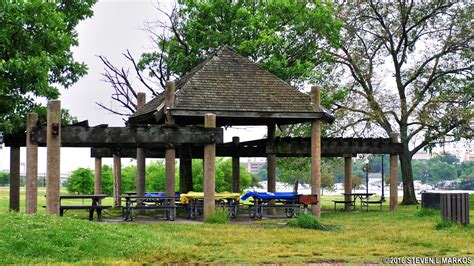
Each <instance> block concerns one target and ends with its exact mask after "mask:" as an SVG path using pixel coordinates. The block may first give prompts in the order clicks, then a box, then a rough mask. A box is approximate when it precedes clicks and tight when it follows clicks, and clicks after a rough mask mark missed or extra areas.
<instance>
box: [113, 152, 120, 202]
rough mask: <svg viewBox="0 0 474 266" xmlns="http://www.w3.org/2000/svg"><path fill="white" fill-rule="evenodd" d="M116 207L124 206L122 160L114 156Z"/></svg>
mask: <svg viewBox="0 0 474 266" xmlns="http://www.w3.org/2000/svg"><path fill="white" fill-rule="evenodd" d="M113 160H114V169H113V170H114V207H120V206H122V197H121V196H122V158H121V157H120V155H116V154H114V159H113Z"/></svg>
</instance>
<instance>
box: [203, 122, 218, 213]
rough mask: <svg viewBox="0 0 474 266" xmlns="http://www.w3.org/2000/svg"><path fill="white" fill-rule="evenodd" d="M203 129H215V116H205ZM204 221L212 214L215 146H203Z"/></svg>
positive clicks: (214, 187) (214, 186)
mask: <svg viewBox="0 0 474 266" xmlns="http://www.w3.org/2000/svg"><path fill="white" fill-rule="evenodd" d="M204 127H206V128H215V127H216V115H215V114H206V116H205V119H204ZM203 191H204V220H205V219H207V217H209V215H211V214H212V213H213V212H214V209H215V191H216V144H206V145H205V146H204V184H203Z"/></svg>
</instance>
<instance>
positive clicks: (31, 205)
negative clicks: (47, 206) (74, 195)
mask: <svg viewBox="0 0 474 266" xmlns="http://www.w3.org/2000/svg"><path fill="white" fill-rule="evenodd" d="M37 125H38V114H37V113H29V114H28V116H27V125H26V185H25V187H26V201H25V204H26V208H25V213H26V214H34V213H36V212H37V208H38V207H37V206H38V145H37V144H34V143H32V142H31V140H30V133H31V129H32V128H33V127H36V126H37Z"/></svg>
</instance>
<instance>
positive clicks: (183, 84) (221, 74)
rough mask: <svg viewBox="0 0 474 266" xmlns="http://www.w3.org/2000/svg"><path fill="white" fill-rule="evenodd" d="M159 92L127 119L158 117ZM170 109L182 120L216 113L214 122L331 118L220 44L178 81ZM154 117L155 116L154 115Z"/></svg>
mask: <svg viewBox="0 0 474 266" xmlns="http://www.w3.org/2000/svg"><path fill="white" fill-rule="evenodd" d="M163 95H164V94H160V95H159V96H158V97H156V98H154V99H153V100H151V101H150V102H148V103H147V104H145V105H144V106H143V107H142V108H141V109H139V110H138V111H137V112H136V113H134V114H133V115H132V116H131V117H130V119H129V123H144V122H146V123H157V122H161V121H160V119H162V118H161V117H162V116H160V115H159V114H160V113H162V112H163V101H164V97H163ZM170 111H171V114H172V115H173V117H175V120H176V121H177V123H181V124H193V123H194V124H196V123H202V119H203V116H204V114H205V113H209V112H212V113H215V114H216V116H217V121H218V125H237V124H238V125H256V124H258V125H265V124H268V123H278V124H292V123H299V122H305V121H310V120H314V119H321V120H324V121H327V122H332V121H333V120H334V117H333V116H332V114H331V113H330V112H328V111H327V110H325V109H315V108H314V107H313V105H312V104H311V100H310V97H309V95H307V94H305V93H303V92H300V91H298V90H297V89H295V88H294V87H292V86H291V85H289V84H288V83H286V82H284V81H283V80H281V79H280V78H278V77H277V76H275V75H273V74H272V73H270V72H268V71H266V70H264V69H262V68H261V67H260V66H258V65H257V64H255V63H253V62H251V61H250V60H249V59H248V58H246V57H244V56H242V55H240V54H238V53H237V52H236V51H235V50H233V49H232V48H230V47H229V46H223V47H221V48H220V49H219V50H217V51H216V52H215V53H214V54H212V55H211V56H210V57H209V58H208V59H207V60H205V61H204V62H202V63H201V64H199V65H198V66H196V67H195V68H193V69H192V70H191V71H190V72H188V73H187V74H186V75H184V76H183V77H182V78H181V79H180V80H178V81H177V83H176V99H175V105H174V108H172V109H171V110H170ZM157 114H158V115H157ZM156 117H157V118H158V120H159V121H156V120H154V119H155V118H156ZM153 120H154V121H153Z"/></svg>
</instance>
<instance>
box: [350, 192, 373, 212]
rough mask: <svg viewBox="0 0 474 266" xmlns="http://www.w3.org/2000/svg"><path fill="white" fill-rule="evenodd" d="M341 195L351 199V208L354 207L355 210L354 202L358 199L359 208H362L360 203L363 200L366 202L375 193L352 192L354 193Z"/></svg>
mask: <svg viewBox="0 0 474 266" xmlns="http://www.w3.org/2000/svg"><path fill="white" fill-rule="evenodd" d="M342 195H344V196H349V197H351V198H352V202H353V204H352V206H353V207H354V209H355V205H356V200H357V199H360V208H362V202H363V201H364V200H365V201H368V200H369V198H370V197H372V196H373V195H375V193H365V192H354V193H342Z"/></svg>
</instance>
